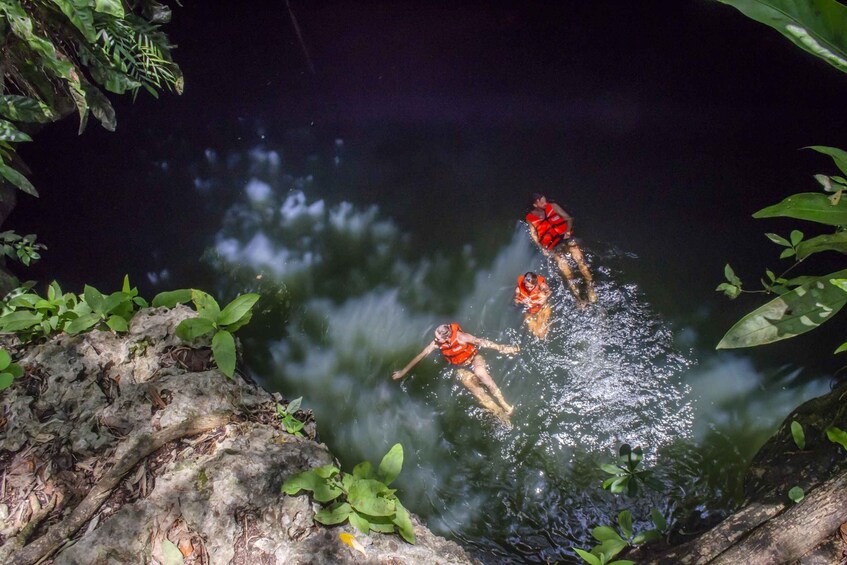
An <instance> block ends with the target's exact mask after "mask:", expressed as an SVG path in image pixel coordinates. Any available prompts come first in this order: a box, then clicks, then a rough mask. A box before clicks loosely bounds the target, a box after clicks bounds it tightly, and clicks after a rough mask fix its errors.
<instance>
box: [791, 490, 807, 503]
mask: <svg viewBox="0 0 847 565" xmlns="http://www.w3.org/2000/svg"><path fill="white" fill-rule="evenodd" d="M805 497H806V493H804V492H803V489H801V488H800V487H792V488H791V490H789V491H788V498H790V499H791V500H793V501H794V502H800V501H801V500H803V498H805Z"/></svg>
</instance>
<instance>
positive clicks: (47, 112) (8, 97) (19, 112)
mask: <svg viewBox="0 0 847 565" xmlns="http://www.w3.org/2000/svg"><path fill="white" fill-rule="evenodd" d="M0 115H3V116H5V117H6V118H9V119H10V120H13V121H16V122H37V123H46V122H51V121H53V119H54V115H53V111H52V110H51V109H50V107H49V106H48V105H47V104H44V103H43V102H39V101H38V100H36V99H34V98H28V97H26V96H17V95H14V94H4V95H2V96H0Z"/></svg>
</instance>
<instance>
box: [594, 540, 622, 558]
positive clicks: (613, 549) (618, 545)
mask: <svg viewBox="0 0 847 565" xmlns="http://www.w3.org/2000/svg"><path fill="white" fill-rule="evenodd" d="M628 545H629V544H628V543H627V542H626V541H624V540H622V539H621V538H620V537H619V538H618V539H607V540H605V541H603V543H601V544H600V546H599V551H600V553H602V554H603V555H605V556H606V559H611V558H612V557H614V556H615V555H617V554H618V553H620V552H621V551H623V550H624V549H626V547H627V546H628ZM595 549H597V548H595Z"/></svg>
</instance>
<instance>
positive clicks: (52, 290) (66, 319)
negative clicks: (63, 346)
mask: <svg viewBox="0 0 847 565" xmlns="http://www.w3.org/2000/svg"><path fill="white" fill-rule="evenodd" d="M31 288H32V285H27V286H24V287H21V288H19V289H16V290H14V291H12V292H11V293H10V294H9V295H8V296H7V297H6V299H5V300H4V303H3V309H2V315H0V333H13V334H17V335H18V336H19V337H20V338H21V339H22V340H24V341H28V340H30V339H33V338H35V337H48V336H50V335H53V334H54V333H57V332H60V331H65V332H68V333H69V334H77V333H80V332H83V331H87V330H90V329H94V328H97V329H104V328H108V329H110V330H112V331H115V332H125V331H127V329H128V327H129V321H130V320H131V319H132V317H133V316H134V315H135V312H136V311H137V310H138V308H143V307H146V306H147V302H146V301H145V300H144V299H143V298H141V297H140V296H138V289H137V288H135V287H130V284H129V277H128V276H125V277H124V281H123V287H122V289H121V290H120V291H118V292H113V293H112V294H110V295H108V296H104V295H103V294H102V293H101V292H100V291H99V290H97V289H96V288H94V287H93V286H89V285H86V286H85V289H84V291H83V293H82V294H80V295H75V294H73V293H62V288H61V287H60V286H59V283H58V282H55V281H54V282H52V283H51V284H50V285H49V286H48V287H47V295H46V296H45V297H42V296H40V295H39V294H38V293H36V292H32V291H31Z"/></svg>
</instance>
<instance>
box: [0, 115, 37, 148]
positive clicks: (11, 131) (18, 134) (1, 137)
mask: <svg viewBox="0 0 847 565" xmlns="http://www.w3.org/2000/svg"><path fill="white" fill-rule="evenodd" d="M0 141H11V142H13V143H20V142H22V141H32V138H31V137H30V136H28V135H27V134H25V133H24V132H22V131H21V130H19V129H18V128H16V127H15V126H14V124H12V122H7V121H6V120H0Z"/></svg>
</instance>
